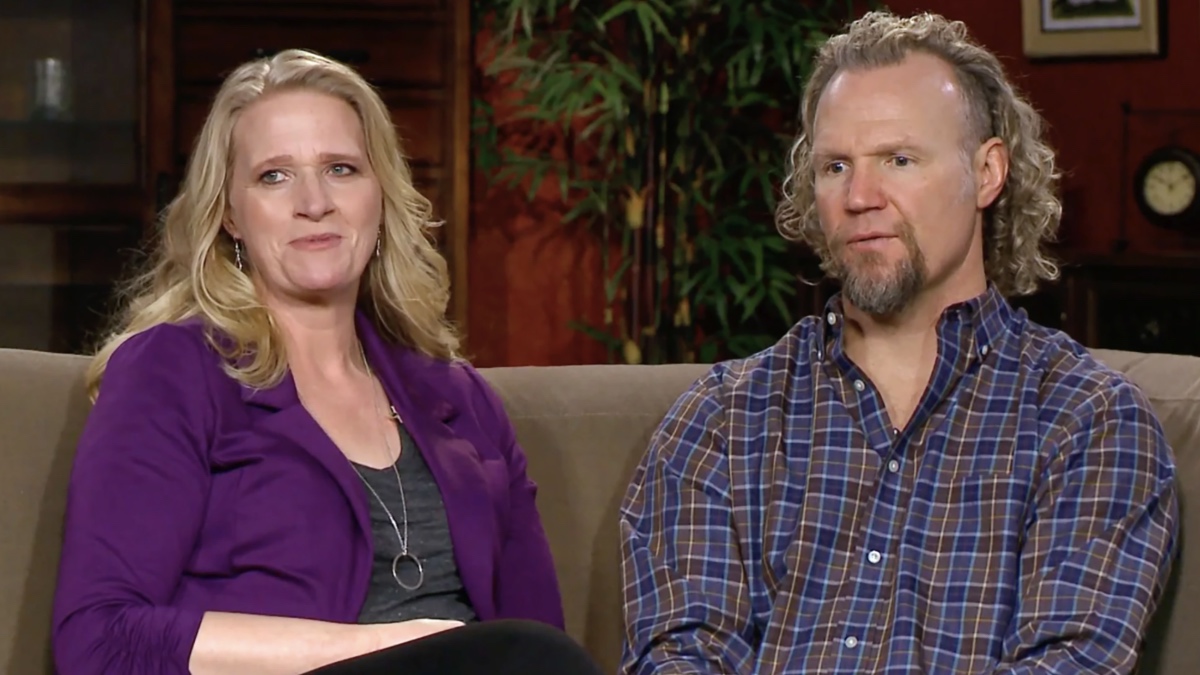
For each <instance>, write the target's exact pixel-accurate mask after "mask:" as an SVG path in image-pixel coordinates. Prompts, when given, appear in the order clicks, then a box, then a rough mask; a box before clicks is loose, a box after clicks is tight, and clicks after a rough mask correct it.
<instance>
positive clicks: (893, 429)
mask: <svg viewBox="0 0 1200 675" xmlns="http://www.w3.org/2000/svg"><path fill="white" fill-rule="evenodd" d="M899 435H900V429H898V428H897V427H892V438H895V437H897V436H899Z"/></svg>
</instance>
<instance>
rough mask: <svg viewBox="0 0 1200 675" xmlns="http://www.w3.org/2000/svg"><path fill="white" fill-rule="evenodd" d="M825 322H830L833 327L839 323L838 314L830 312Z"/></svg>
mask: <svg viewBox="0 0 1200 675" xmlns="http://www.w3.org/2000/svg"><path fill="white" fill-rule="evenodd" d="M825 320H826V321H828V322H829V325H830V326H832V325H833V324H835V323H837V314H834V313H833V312H830V313H828V314H826V315H825Z"/></svg>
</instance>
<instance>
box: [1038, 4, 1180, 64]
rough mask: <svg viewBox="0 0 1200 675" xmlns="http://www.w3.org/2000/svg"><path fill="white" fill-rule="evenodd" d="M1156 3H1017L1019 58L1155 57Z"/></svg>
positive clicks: (1157, 35) (1158, 50) (1157, 33)
mask: <svg viewBox="0 0 1200 675" xmlns="http://www.w3.org/2000/svg"><path fill="white" fill-rule="evenodd" d="M1158 4H1159V0H1021V27H1022V34H1023V42H1024V51H1025V55H1026V56H1029V57H1033V58H1066V57H1080V56H1092V57H1098V56H1157V55H1159V54H1161V50H1162V39H1161V35H1160V24H1159V11H1158V10H1159V7H1158Z"/></svg>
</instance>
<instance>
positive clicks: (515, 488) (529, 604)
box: [466, 365, 565, 629]
mask: <svg viewBox="0 0 1200 675" xmlns="http://www.w3.org/2000/svg"><path fill="white" fill-rule="evenodd" d="M466 368H467V373H468V374H469V375H470V377H471V379H472V380H473V381H474V384H475V388H476V391H477V396H478V399H477V403H476V406H477V409H478V410H479V412H478V416H479V420H480V424H481V425H483V430H484V432H485V433H489V434H490V435H491V436H492V437H494V438H496V439H498V440H497V442H498V444H499V446H500V449H501V451H502V452H503V453H504V456H505V458H506V459H507V461H508V475H509V513H508V522H507V523H506V524H505V525H506V527H505V533H504V535H503V536H504V539H503V543H502V545H501V553H500V561H499V564H498V565H497V569H496V598H495V600H496V613H497V616H500V617H503V618H516V619H531V620H534V621H540V622H542V623H546V624H549V625H551V626H555V627H557V628H560V629H562V628H564V625H565V620H564V618H563V608H562V596H561V595H560V592H559V588H558V575H557V573H556V572H555V570H554V559H553V557H552V556H551V554H550V544H549V542H548V541H547V540H546V533H545V530H544V529H543V528H542V521H541V516H539V515H538V510H537V503H536V502H537V485H536V484H535V483H534V482H533V481H532V480H531V479H530V478H529V475H528V474H527V473H526V459H525V451H524V450H522V449H521V446H520V445H519V444H518V443H517V437H516V432H515V431H514V430H513V427H512V423H511V422H510V421H509V419H508V415H507V414H506V413H505V411H504V405H503V403H501V401H500V398H499V397H498V396H497V395H496V393H495V392H494V391H492V388H491V386H489V385H488V383H487V381H486V380H484V379H483V376H482V375H480V374H479V372H478V371H477V370H475V369H474V368H473V367H471V366H469V365H468V366H466Z"/></svg>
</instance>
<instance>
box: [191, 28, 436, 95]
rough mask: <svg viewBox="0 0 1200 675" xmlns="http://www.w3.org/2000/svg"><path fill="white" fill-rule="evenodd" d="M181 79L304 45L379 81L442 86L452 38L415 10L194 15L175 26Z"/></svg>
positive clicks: (202, 77) (217, 76) (212, 76)
mask: <svg viewBox="0 0 1200 675" xmlns="http://www.w3.org/2000/svg"><path fill="white" fill-rule="evenodd" d="M177 31H178V32H177V34H176V39H177V48H176V59H177V62H176V69H177V75H178V77H179V79H180V80H181V81H183V82H211V83H218V82H220V80H221V79H222V78H223V77H224V76H226V75H228V74H229V73H230V72H231V71H232V70H233V69H234V68H236V67H237V66H239V65H241V64H242V63H244V62H246V61H248V60H250V59H253V58H256V57H259V56H262V55H264V54H270V53H274V52H277V51H280V50H283V49H289V48H302V49H311V50H313V51H317V52H320V53H323V54H325V55H327V56H329V57H331V58H335V59H338V60H341V61H345V62H346V63H347V64H349V65H351V66H353V67H354V68H355V69H356V70H358V72H360V73H362V75H363V77H366V78H367V79H368V80H370V81H371V82H372V83H374V84H376V85H392V86H399V87H426V88H440V87H441V86H443V85H444V83H445V82H446V70H445V68H446V64H445V61H444V59H442V58H438V55H440V54H443V53H444V52H445V45H446V41H447V40H448V39H449V38H450V36H449V35H448V32H447V30H446V26H445V24H444V23H443V22H439V21H436V20H433V19H431V18H426V19H425V20H421V19H420V18H419V17H417V16H414V17H411V18H407V19H403V20H382V19H379V20H374V21H355V20H347V19H344V18H336V17H328V16H326V17H311V18H295V17H291V16H270V17H257V18H256V17H233V18H231V17H218V16H213V17H208V16H205V17H193V18H188V19H187V20H184V21H181V22H180V23H179V25H178V26H177Z"/></svg>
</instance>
